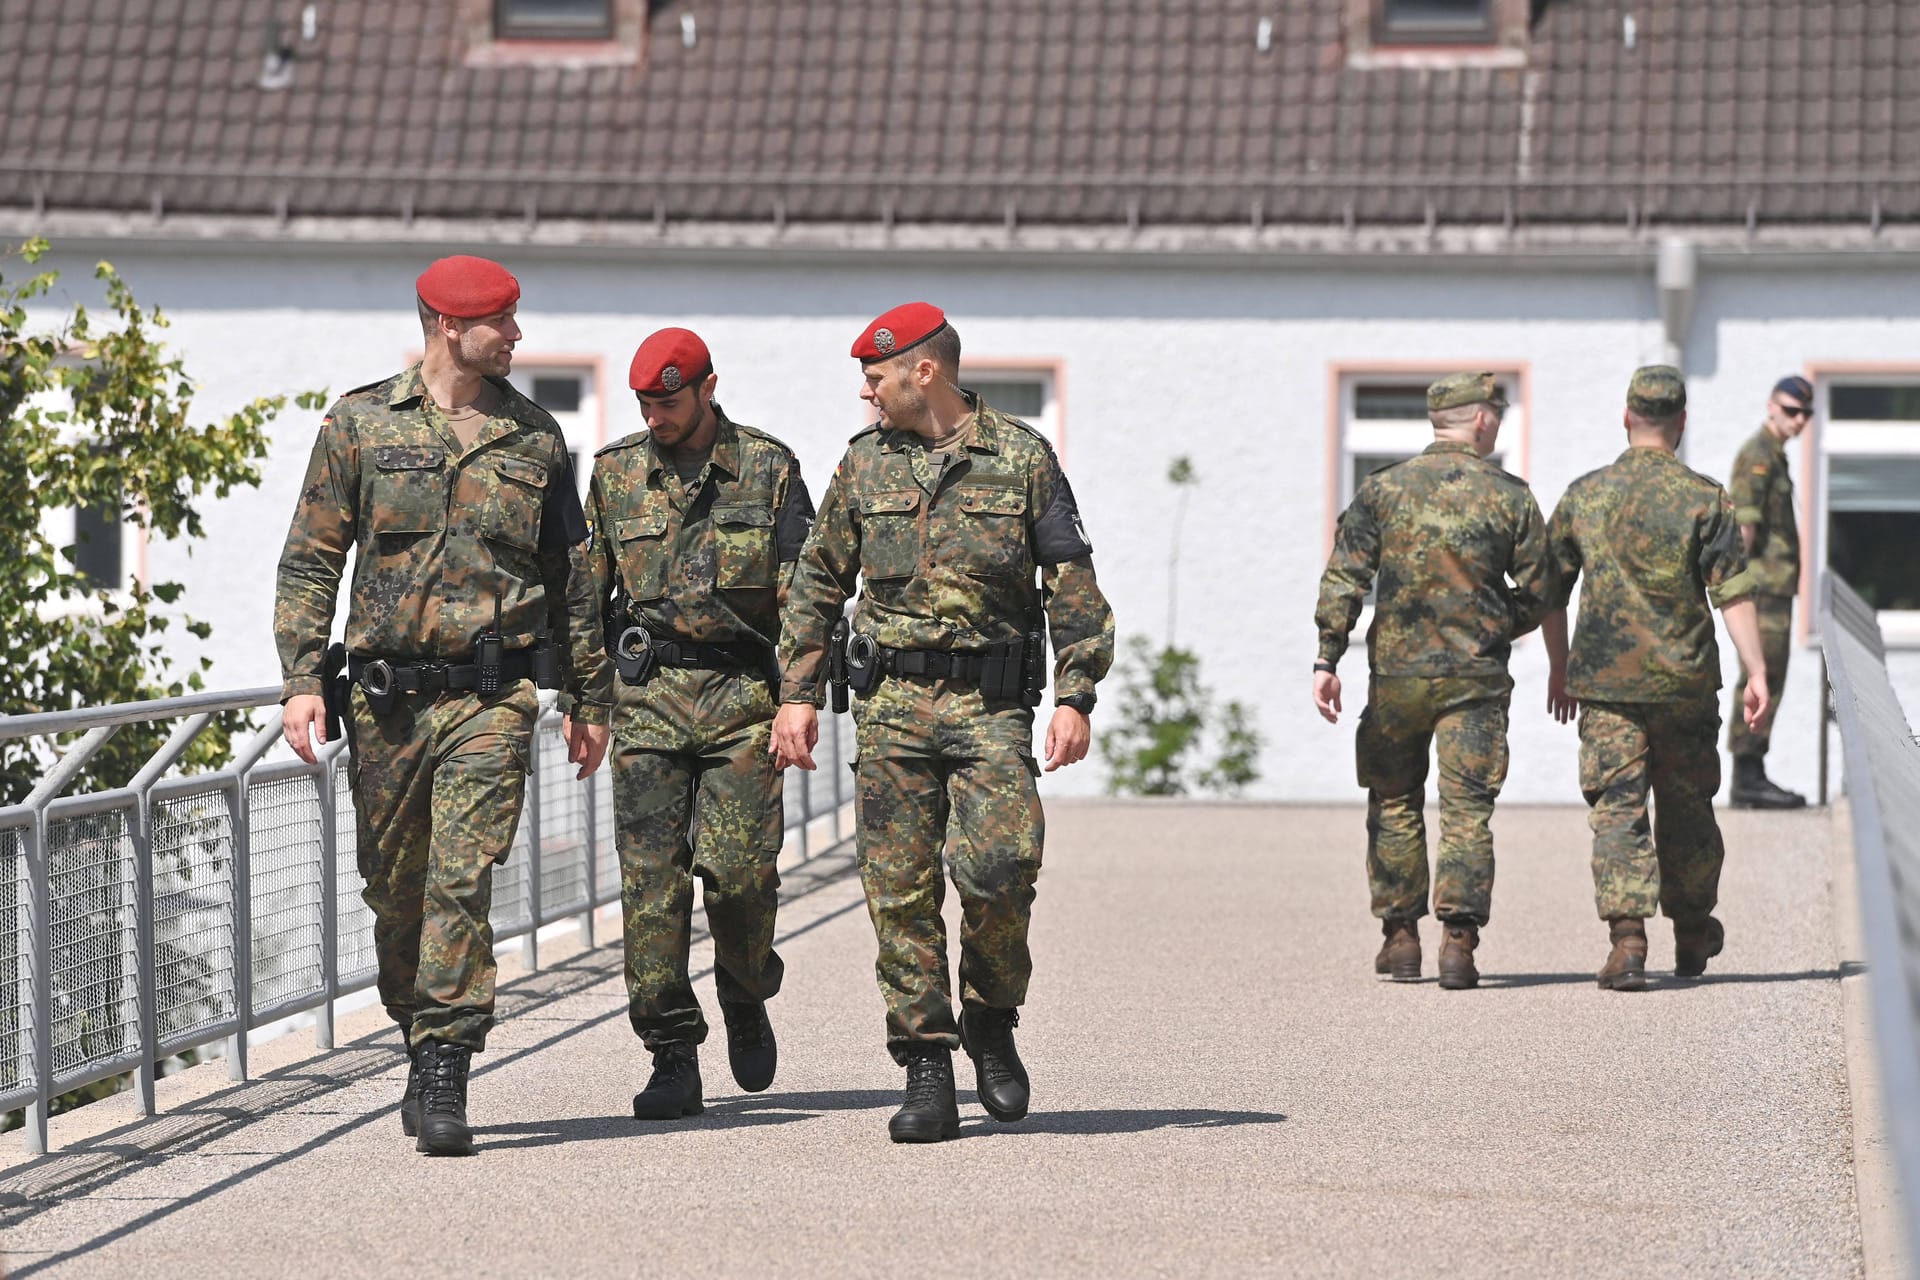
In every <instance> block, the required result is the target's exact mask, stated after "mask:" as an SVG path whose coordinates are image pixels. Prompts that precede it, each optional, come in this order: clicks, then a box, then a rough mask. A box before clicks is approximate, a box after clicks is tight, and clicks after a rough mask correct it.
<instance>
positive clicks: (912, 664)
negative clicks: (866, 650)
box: [877, 645, 988, 684]
mask: <svg viewBox="0 0 1920 1280" xmlns="http://www.w3.org/2000/svg"><path fill="white" fill-rule="evenodd" d="M877 652H878V655H879V662H880V670H882V671H884V672H885V673H886V674H888V675H890V676H926V677H930V678H932V679H935V680H969V681H972V682H974V683H976V684H977V683H979V681H980V677H981V675H982V674H983V673H984V671H985V669H986V662H987V656H988V655H986V654H984V653H953V652H949V651H947V650H944V649H889V648H887V647H886V646H885V645H880V646H878V648H877Z"/></svg>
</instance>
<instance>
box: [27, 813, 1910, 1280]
mask: <svg viewBox="0 0 1920 1280" xmlns="http://www.w3.org/2000/svg"><path fill="white" fill-rule="evenodd" d="M1725 823H1726V828H1727V832H1728V837H1729V838H1728V843H1729V846H1730V847H1731V848H1732V849H1733V850H1734V852H1733V854H1732V856H1731V857H1730V859H1729V866H1728V872H1727V875H1726V879H1725V883H1724V885H1723V909H1722V912H1721V915H1722V917H1723V918H1724V919H1725V920H1726V922H1727V927H1728V946H1727V953H1726V954H1725V955H1724V956H1723V957H1722V958H1721V959H1720V960H1719V961H1717V962H1716V963H1715V965H1714V967H1713V970H1712V972H1711V974H1710V975H1709V977H1708V978H1707V979H1706V980H1705V981H1702V982H1694V983H1688V982H1680V981H1676V980H1675V979H1673V978H1672V977H1671V967H1672V955H1673V948H1672V938H1671V933H1670V931H1669V929H1668V928H1667V926H1666V925H1665V923H1664V922H1659V923H1657V924H1656V925H1655V926H1654V927H1653V930H1652V938H1653V955H1652V965H1651V967H1652V968H1655V969H1659V970H1663V971H1665V975H1664V976H1663V977H1662V978H1660V979H1659V980H1658V981H1656V983H1655V984H1654V988H1653V989H1652V990H1650V991H1648V992H1646V993H1644V994H1639V995H1629V994H1615V993H1608V992H1601V991H1599V990H1597V989H1596V988H1595V987H1594V985H1593V982H1592V977H1591V975H1592V972H1593V970H1594V969H1595V968H1597V967H1598V965H1599V963H1600V961H1601V959H1602V958H1603V956H1604V954H1605V950H1606V931H1605V927H1604V926H1603V925H1601V924H1600V923H1598V922H1597V921H1596V920H1595V919H1594V918H1593V909H1592V897H1591V886H1590V881H1589V879H1588V874H1587V864H1586V855H1585V847H1586V827H1585V816H1584V812H1583V811H1579V810H1574V809H1522V808H1514V809H1506V810H1502V811H1501V813H1500V815H1499V817H1498V819H1497V820H1496V830H1497V833H1498V840H1499V848H1500V851H1501V852H1500V858H1501V861H1500V877H1499V885H1498V889H1497V891H1496V897H1495V903H1496V911H1497V915H1496V917H1495V919H1494V921H1493V922H1492V926H1491V927H1490V928H1489V929H1488V931H1487V934H1486V940H1485V944H1484V945H1483V947H1482V950H1481V968H1482V971H1483V973H1484V974H1485V975H1486V976H1485V979H1484V981H1483V985H1482V988H1481V989H1480V990H1478V991H1474V992H1443V991H1441V990H1439V988H1438V987H1437V986H1436V985H1434V984H1433V982H1432V981H1431V980H1429V981H1426V982H1423V983H1421V984H1419V985H1415V986H1395V985H1391V984H1387V983H1385V982H1382V981H1379V980H1376V979H1375V978H1374V976H1373V974H1372V967H1371V961H1372V956H1373V952H1374V949H1375V947H1376V946H1377V943H1378V931H1377V927H1376V926H1375V925H1374V923H1373V921H1372V920H1371V919H1370V918H1369V916H1368V915H1367V912H1366V891H1365V884H1364V879H1363V875H1362V870H1361V867H1362V851H1363V848H1364V833H1363V831H1362V816H1361V814H1360V812H1359V811H1358V810H1357V809H1311V808H1291V807H1267V806H1258V807H1256V806H1197V805H1162V804H1114V803H1105V804H1100V803H1065V804H1059V805H1056V806H1055V807H1054V809H1053V811H1052V815H1051V831H1050V839H1049V843H1048V850H1047V867H1046V871H1045V874H1044V875H1043V877H1042V880H1041V894H1040V899H1039V903H1038V905H1037V908H1036V910H1037V926H1036V931H1035V937H1034V950H1035V953H1036V964H1037V976H1036V979H1035V981H1034V985H1033V992H1032V999H1031V1002H1030V1004H1029V1005H1028V1008H1027V1011H1026V1014H1025V1021H1024V1024H1023V1025H1022V1027H1021V1031H1020V1043H1021V1046H1022V1049H1023V1051H1024V1053H1025V1055H1026V1058H1027V1062H1028V1064H1029V1066H1030V1068H1031V1070H1032V1074H1033V1078H1034V1089H1035V1099H1036V1110H1035V1114H1034V1115H1033V1116H1032V1117H1031V1118H1029V1119H1028V1120H1027V1121H1026V1122H1024V1123H1022V1124H1019V1125H1013V1126H1002V1125H997V1124H995V1123H993V1122H992V1121H991V1120H989V1119H987V1118H986V1116H985V1114H984V1113H983V1112H982V1111H981V1110H980V1109H979V1107H978V1106H977V1105H976V1104H975V1103H974V1100H973V1096H972V1090H971V1088H970V1087H967V1088H963V1091H962V1094H961V1103H962V1111H963V1113H964V1129H963V1133H962V1138H961V1140H959V1141H956V1142H951V1143H947V1144H945V1145H942V1146H939V1147H932V1148H900V1147H894V1146H892V1145H891V1144H889V1143H888V1142H887V1140H886V1134H885V1123H886V1118H887V1116H888V1114H889V1113H890V1111H891V1110H892V1108H893V1107H894V1106H895V1105H896V1104H897V1101H898V1097H899V1090H900V1086H901V1080H902V1076H901V1073H900V1072H899V1071H898V1069H897V1068H895V1067H894V1066H893V1064H892V1062H891V1060H890V1059H888V1058H887V1056H886V1055H885V1053H884V1051H883V1049H882V1047H881V1031H882V1026H881V1016H880V1003H879V998H878V996H877V994H876V993H875V991H874V987H873V981H872V976H871V975H872V960H873V937H872V932H871V929H870V926H869V925H868V922H867V918H866V912H865V909H864V904H863V903H862V901H861V898H860V892H859V884H858V880H857V878H856V877H855V876H853V875H852V874H851V866H850V864H849V862H848V860H847V859H846V858H845V857H844V856H840V857H827V858H819V859H815V860H814V862H813V863H811V864H809V867H808V869H807V870H806V871H805V872H801V873H795V874H791V875H789V876H788V880H787V892H788V895H789V903H788V905H787V906H786V907H785V908H784V910H783V915H782V919H781V933H782V938H783V941H782V942H781V944H780V947H781V951H782V953H783V954H784V955H785V957H786V960H787V968H788V985H787V990H786V991H785V992H784V993H783V994H782V995H781V997H780V998H779V1000H778V1001H777V1002H776V1003H775V1005H774V1006H773V1011H774V1018H775V1023H776V1025H777V1027H778V1029H779V1033H780V1036H781V1052H782V1063H781V1074H780V1078H779V1080H778V1081H777V1082H776V1083H775V1085H774V1088H773V1089H772V1090H770V1091H769V1092H767V1093H764V1094H760V1095H754V1096H748V1095H742V1094H740V1093H739V1092H738V1091H737V1090H736V1089H735V1088H734V1086H733V1083H732V1080H731V1078H730V1077H729V1076H728V1073H727V1068H726V1061H725V1049H724V1044H723V1043H722V1042H720V1041H719V1040H716V1041H715V1042H714V1043H713V1045H712V1050H711V1052H709V1053H708V1054H707V1055H706V1058H705V1064H704V1065H705V1071H704V1074H705V1078H706V1084H707V1096H708V1101H709V1106H710V1109H709V1111H708V1113H707V1115H706V1116H705V1117H702V1118H700V1119H697V1120H689V1121H685V1122H680V1123H674V1124H664V1125H659V1124H656V1125H647V1126H642V1125H640V1124H639V1123H637V1122H635V1121H633V1120H632V1119H630V1118H628V1115H627V1112H628V1100H629V1097H630V1095H631V1093H632V1092H633V1090H634V1089H635V1088H636V1087H637V1086H638V1084H639V1083H640V1082H642V1081H643V1080H644V1077H645V1066H644V1063H643V1055H642V1053H641V1051H640V1050H639V1047H638V1045H637V1042H636V1041H635V1040H634V1038H633V1036H632V1033H631V1032H630V1030H629V1029H628V1027H627V1023H626V1017H625V1007H624V999H623V996H622V991H621V987H620V964H619V956H618V951H617V948H615V947H608V946H603V947H601V948H598V949H596V950H592V951H587V952H578V953H576V954H574V955H573V956H571V957H569V958H567V959H564V960H562V961H560V962H559V963H557V964H554V965H552V967H550V968H547V969H545V970H543V971H542V972H540V973H538V974H534V975H530V976H522V977H520V978H518V979H516V980H513V981H511V982H509V983H508V984H507V985H505V987H504V988H503V999H502V1005H503V1011H504V1014H505V1020H504V1022H503V1024H502V1025H501V1027H500V1029H499V1030H498V1031H497V1032H496V1033H495V1037H494V1040H493V1042H492V1044H491V1045H490V1047H489V1050H488V1052H487V1054H486V1055H485V1056H484V1057H483V1058H482V1059H480V1060H479V1065H480V1066H481V1067H482V1068H483V1069H482V1070H480V1071H479V1072H478V1073H477V1074H476V1076H475V1080H474V1105H473V1111H474V1118H475V1123H476V1125H477V1126H478V1131H479V1142H480V1146H481V1155H480V1156H479V1157H478V1158H476V1159H472V1160H428V1159H425V1158H423V1157H420V1156H416V1155H415V1154H414V1153H413V1151H412V1149H411V1147H412V1143H411V1141H410V1140H407V1139H403V1138H402V1137H401V1134H400V1128H399V1121H398V1119H397V1117H396V1116H395V1114H394V1111H393V1105H394V1103H395V1101H396V1100H397V1098H398V1096H399V1091H400V1084H401V1080H402V1071H401V1066H400V1063H401V1058H400V1055H399V1054H398V1052H397V1051H396V1047H395V1045H396V1040H395V1036H394V1033H393V1032H392V1031H391V1030H388V1029H387V1028H386V1027H384V1026H383V1024H382V1019H381V1016H380V1015H379V1013H378V1012H377V1011H374V1010H369V1011H366V1012H363V1013H360V1014H356V1015H353V1016H352V1017H349V1018H347V1019H345V1020H343V1024H342V1027H341V1031H340V1041H341V1043H342V1044H343V1045H344V1046H346V1047H344V1048H342V1049H340V1050H337V1051H335V1052H331V1053H316V1052H315V1051H314V1050H313V1049H312V1047H311V1044H310V1041H309V1040H308V1038H307V1037H304V1036H290V1037H287V1038H285V1039H283V1040H280V1041H276V1042H274V1043H272V1044H270V1045H267V1046H263V1047H261V1048H258V1049H256V1050H255V1070H256V1072H257V1073H258V1078H257V1079H256V1080H255V1081H254V1082H252V1083H249V1084H246V1085H239V1086H234V1085H228V1084H227V1083H226V1081H225V1079H224V1071H223V1068H221V1067H220V1066H217V1065H214V1066H206V1067H201V1068H195V1069H193V1070H191V1071H187V1072H185V1073H183V1074H181V1075H179V1076H176V1077H173V1078H170V1079H168V1080H166V1081H163V1082H162V1085H161V1093H160V1098H161V1106H162V1109H163V1113H164V1114H163V1115H162V1116H160V1117H159V1118H158V1119H156V1120H153V1121H145V1122H140V1123H133V1122H132V1121H133V1115H132V1108H131V1101H130V1095H122V1096H121V1097H119V1098H115V1099H112V1100H109V1101H108V1102H105V1103H102V1104H98V1105H97V1106H95V1107H92V1108H88V1109H87V1110H86V1111H83V1112H81V1113H78V1114H76V1115H73V1116H67V1117H60V1118H57V1120H56V1124H55V1129H54V1136H55V1141H56V1143H57V1144H59V1150H57V1151H56V1152H55V1153H54V1154H53V1155H50V1156H46V1157H40V1158H29V1157H25V1156H24V1155H22V1154H21V1152H20V1149H19V1136H18V1135H17V1134H15V1135H9V1136H8V1137H7V1138H6V1139H4V1140H0V1162H4V1165H5V1168H4V1169H0V1231H4V1253H3V1254H0V1257H4V1261H5V1265H6V1268H7V1270H8V1272H9V1273H10V1274H12V1275H13V1276H15V1277H24V1276H42V1275H62V1276H64V1275H101V1276H113V1277H128V1278H132V1277H142V1276H154V1277H165V1278H166V1280H179V1278H180V1277H182V1276H187V1275H196V1274H208V1275H243V1274H253V1275H259V1274H273V1273H284V1274H290V1275H291V1274H300V1273H306V1274H311V1275H323V1276H393V1275H423V1274H433V1275H449V1276H510V1277H530V1276H547V1275H565V1276H569V1277H597V1276H608V1277H615V1276H632V1275H640V1274H653V1275H667V1276H685V1275H747V1274H764V1275H779V1276H789V1275H833V1276H886V1277H896V1278H897V1277H907V1276H917V1275H927V1274H934V1275H971V1276H998V1275H1010V1274H1024V1275H1045V1276H1052V1275H1102V1276H1107V1275H1156V1276H1157V1275H1209V1276H1212V1275H1264V1274H1300V1275H1330V1276H1345V1275H1353V1276H1369V1277H1373V1276H1382V1275H1398V1274H1409V1273H1411V1274H1442V1273H1446V1272H1448V1271H1450V1270H1451V1271H1453V1272H1454V1273H1455V1274H1462V1275H1475V1276H1487V1275H1495V1276H1526V1277H1537V1276H1591V1275H1624V1276H1633V1277H1650V1276H1702V1275H1716V1276H1718V1275H1767V1276H1795V1277H1826V1276H1836V1277H1841V1276H1857V1275H1861V1274H1863V1273H1864V1272H1865V1271H1866V1270H1867V1269H1868V1268H1867V1266H1866V1262H1867V1259H1868V1257H1869V1256H1870V1255H1871V1254H1872V1253H1873V1246H1872V1245H1871V1244H1869V1246H1868V1247H1867V1248H1865V1249H1863V1235H1862V1229H1861V1219H1860V1214H1859V1210H1858V1209H1857V1207H1856V1205H1857V1197H1856V1190H1855V1154H1854V1153H1855V1146H1856V1143H1855V1133H1854V1125H1855V1124H1856V1119H1857V1118H1856V1117H1855V1116H1854V1114H1853V1102H1852V1099H1853V1094H1852V1093H1851V1092H1850V1089H1849V1083H1848V1057H1847V1046H1846V1043H1845V1041H1846V1035H1845V1032H1844V1026H1845V1021H1846V1020H1845V1017H1844V1014H1843V1005H1844V1001H1843V993H1842V986H1843V984H1842V982H1841V977H1842V974H1843V972H1844V971H1848V970H1849V969H1850V968H1851V966H1850V965H1849V964H1848V963H1847V962H1846V960H1845V958H1844V957H1843V956H1842V954H1841V947H1840V946H1839V945H1838V944H1837V943H1836V938H1835V917H1834V910H1833V906H1834V904H1833V899H1832V895H1831V891H1830V887H1829V879H1830V871H1829V861H1828V857H1829V846H1830V841H1831V840H1832V838H1833V836H1834V834H1835V827H1834V824H1833V821H1832V820H1831V819H1830V818H1829V817H1828V816H1827V815H1826V814H1824V813H1803V814H1792V815H1785V816H1778V817H1776V816H1763V815H1752V814H1728V815H1725ZM952 905H953V904H952V903H949V906H950V908H951V906H952ZM950 914H951V911H950ZM1425 935H1426V936H1425V940H1426V941H1427V943H1428V955H1427V971H1428V973H1429V974H1431V973H1432V971H1433V956H1434V953H1435V952H1436V951H1437V941H1438V939H1437V936H1436V933H1435V930H1434V928H1433V927H1432V924H1431V922H1429V923H1428V927H1427V929H1426V931H1425ZM699 961H700V963H701V964H703V965H704V964H705V963H706V962H707V956H706V955H705V953H704V952H703V953H702V954H701V955H700V957H699ZM700 985H701V989H702V998H703V999H706V1000H708V1001H709V1005H708V1008H709V1010H710V1012H711V1011H712V1010H713V1006H712V1004H711V1003H710V1002H711V992H712V986H711V982H710V980H705V979H703V981H702V983H701V984H700ZM964 1082H965V1083H966V1084H967V1085H969V1086H970V1084H971V1077H970V1075H967V1076H966V1077H964ZM88 1113H92V1114H91V1115H89V1114H88ZM1858 1121H1859V1122H1860V1123H1862V1124H1864V1125H1868V1126H1871V1124H1872V1123H1873V1122H1872V1118H1871V1117H1859V1118H1858ZM1869 1145H1870V1144H1869ZM1876 1194H1878V1193H1876ZM1879 1235H1881V1236H1884V1232H1880V1233H1879ZM1867 1237H1868V1239H1869V1240H1872V1239H1874V1238H1876V1231H1875V1230H1874V1229H1870V1230H1869V1231H1868V1233H1867Z"/></svg>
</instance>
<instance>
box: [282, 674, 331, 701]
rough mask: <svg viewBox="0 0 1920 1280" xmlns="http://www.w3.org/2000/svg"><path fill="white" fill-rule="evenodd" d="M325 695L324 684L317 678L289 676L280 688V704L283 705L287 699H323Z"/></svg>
mask: <svg viewBox="0 0 1920 1280" xmlns="http://www.w3.org/2000/svg"><path fill="white" fill-rule="evenodd" d="M326 693H327V689H326V682H325V681H324V680H322V679H321V678H320V677H319V676H289V677H288V678H287V682H286V683H285V684H283V685H281V686H280V702H281V704H282V705H285V703H286V701H287V699H288V698H301V697H313V698H324V697H325V696H326Z"/></svg>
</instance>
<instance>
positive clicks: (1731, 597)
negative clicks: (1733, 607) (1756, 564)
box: [1707, 569, 1760, 609]
mask: <svg viewBox="0 0 1920 1280" xmlns="http://www.w3.org/2000/svg"><path fill="white" fill-rule="evenodd" d="M1759 589H1760V584H1759V583H1757V582H1755V581H1754V578H1753V570H1752V569H1742V570H1741V571H1740V572H1738V573H1736V574H1734V575H1733V576H1732V577H1731V578H1728V579H1727V580H1726V581H1725V582H1722V583H1719V584H1718V585H1716V586H1711V587H1708V588H1707V599H1709V600H1711V601H1713V607H1714V608H1716V609H1724V608H1726V607H1727V606H1728V605H1730V604H1737V603H1738V602H1740V601H1741V600H1744V599H1746V598H1747V597H1748V596H1750V595H1752V594H1753V593H1754V592H1756V591H1758V590H1759Z"/></svg>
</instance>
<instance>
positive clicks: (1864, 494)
mask: <svg viewBox="0 0 1920 1280" xmlns="http://www.w3.org/2000/svg"><path fill="white" fill-rule="evenodd" d="M1820 390H1821V391H1823V392H1824V393H1825V398H1826V409H1825V421H1824V422H1823V423H1821V424H1819V425H1818V427H1817V429H1818V430H1819V432H1820V443H1821V452H1822V453H1823V455H1824V457H1823V462H1824V464H1825V465H1824V469H1825V473H1826V487H1825V492H1824V494H1823V497H1824V499H1825V511H1826V527H1825V530H1824V532H1825V535H1826V556H1825V559H1826V562H1827V564H1828V565H1829V566H1831V567H1832V569H1833V571H1834V572H1835V573H1838V574H1839V575H1840V576H1841V577H1843V578H1845V579H1846V580H1847V581H1848V582H1849V583H1851V584H1852V586H1853V588H1854V590H1856V591H1858V592H1859V593H1860V595H1861V597H1862V598H1864V599H1865V600H1866V601H1867V603H1868V604H1871V605H1873V606H1874V607H1875V608H1877V609H1883V610H1901V611H1920V377H1885V378H1872V379H1856V378H1849V379H1836V380H1834V381H1832V382H1829V383H1827V384H1826V385H1824V386H1823V387H1821V388H1820Z"/></svg>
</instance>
